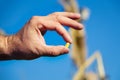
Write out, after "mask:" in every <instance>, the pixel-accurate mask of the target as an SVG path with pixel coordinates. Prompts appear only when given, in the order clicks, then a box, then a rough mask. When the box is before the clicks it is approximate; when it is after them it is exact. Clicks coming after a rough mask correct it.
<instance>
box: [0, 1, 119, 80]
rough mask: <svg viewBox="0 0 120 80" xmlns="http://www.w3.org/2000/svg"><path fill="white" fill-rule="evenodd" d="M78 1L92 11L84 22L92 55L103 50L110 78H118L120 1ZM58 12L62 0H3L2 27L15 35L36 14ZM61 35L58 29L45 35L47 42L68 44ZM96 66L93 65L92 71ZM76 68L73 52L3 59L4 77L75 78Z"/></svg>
mask: <svg viewBox="0 0 120 80" xmlns="http://www.w3.org/2000/svg"><path fill="white" fill-rule="evenodd" d="M78 3H79V5H80V6H82V7H88V8H89V9H90V12H91V14H90V18H89V20H87V21H86V22H84V23H85V24H84V25H85V30H86V43H87V44H86V45H87V50H88V56H90V55H92V54H93V53H94V52H95V51H96V50H99V51H100V52H101V54H102V56H103V60H104V65H105V70H106V73H107V74H108V76H109V77H110V80H118V79H119V77H120V74H119V72H120V69H119V67H120V62H119V60H120V54H119V53H120V51H119V50H120V42H119V41H120V36H119V35H120V31H119V30H120V5H119V3H120V1H119V0H78ZM56 11H63V7H62V6H61V5H60V4H59V1H58V0H0V28H1V29H3V30H4V31H5V32H6V33H7V34H14V33H16V32H17V31H19V30H20V29H21V28H22V27H23V26H24V24H25V23H26V22H27V21H28V20H29V19H30V18H31V17H32V16H34V15H41V16H44V15H48V14H50V13H52V12H56ZM67 29H68V28H67ZM51 35H52V39H51ZM58 36H59V35H58V34H57V33H56V32H54V31H52V32H51V31H48V32H47V34H46V35H45V39H46V42H47V44H49V45H50V44H52V45H58V44H62V45H64V44H65V42H64V40H63V39H62V38H61V37H60V36H59V37H58ZM94 68H95V67H94V66H93V67H91V69H92V70H94ZM75 71H76V68H75V66H74V65H73V63H72V60H71V58H70V54H67V55H62V56H59V57H41V58H38V59H35V60H31V61H25V60H21V61H17V60H10V61H0V80H71V79H72V77H73V75H74V73H75Z"/></svg>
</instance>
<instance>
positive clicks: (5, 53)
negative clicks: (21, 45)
mask: <svg viewBox="0 0 120 80" xmlns="http://www.w3.org/2000/svg"><path fill="white" fill-rule="evenodd" d="M7 39H8V36H5V35H0V60H2V59H4V60H5V59H8V58H10V52H9V49H8V40H7Z"/></svg>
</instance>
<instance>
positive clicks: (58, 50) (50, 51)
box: [45, 46, 69, 56]
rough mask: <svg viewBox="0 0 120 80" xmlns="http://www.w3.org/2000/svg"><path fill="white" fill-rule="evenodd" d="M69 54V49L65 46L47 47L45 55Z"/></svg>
mask: <svg viewBox="0 0 120 80" xmlns="http://www.w3.org/2000/svg"><path fill="white" fill-rule="evenodd" d="M68 52H69V49H68V48H66V47H65V46H46V50H45V55H46V56H58V55H61V54H65V53H68Z"/></svg>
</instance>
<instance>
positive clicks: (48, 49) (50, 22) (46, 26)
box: [8, 12, 83, 59]
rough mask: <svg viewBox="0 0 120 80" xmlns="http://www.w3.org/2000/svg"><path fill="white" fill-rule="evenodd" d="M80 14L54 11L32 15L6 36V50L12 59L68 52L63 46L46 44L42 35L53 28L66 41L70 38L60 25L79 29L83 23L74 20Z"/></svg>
mask: <svg viewBox="0 0 120 80" xmlns="http://www.w3.org/2000/svg"><path fill="white" fill-rule="evenodd" d="M79 18H80V15H79V14H77V13H69V12H56V13H53V14H50V15H48V16H33V17H32V18H31V19H30V20H29V21H28V23H27V24H26V25H25V26H24V27H23V28H22V29H21V30H20V31H19V32H18V33H17V34H15V35H12V36H9V37H8V44H9V47H8V51H9V52H10V56H11V57H12V59H35V58H37V57H40V56H58V55H60V54H64V53H68V52H69V49H68V48H66V47H64V46H48V45H46V43H45V40H44V37H43V35H44V34H45V32H46V31H47V30H55V31H57V33H58V34H60V35H61V36H62V37H63V38H64V40H65V41H66V42H69V43H71V42H72V39H71V37H70V35H69V34H68V32H67V31H66V30H65V28H64V27H63V26H62V25H65V26H69V27H71V28H74V29H77V30H80V29H82V28H83V25H82V24H80V23H78V22H77V21H75V19H79Z"/></svg>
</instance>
